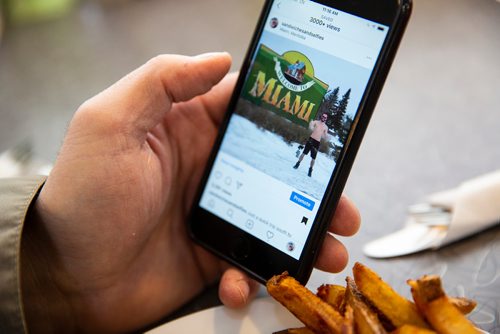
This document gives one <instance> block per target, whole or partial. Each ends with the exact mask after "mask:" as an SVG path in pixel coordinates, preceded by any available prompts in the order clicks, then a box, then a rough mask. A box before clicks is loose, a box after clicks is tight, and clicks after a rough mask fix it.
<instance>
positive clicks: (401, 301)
mask: <svg viewBox="0 0 500 334" xmlns="http://www.w3.org/2000/svg"><path fill="white" fill-rule="evenodd" d="M353 274H354V281H355V282H356V285H357V287H358V289H359V291H360V292H361V293H362V294H363V296H365V298H367V299H368V300H369V302H370V303H371V304H372V305H373V306H374V307H375V308H377V309H378V310H379V311H380V312H381V313H382V314H383V315H384V316H385V317H386V318H387V319H388V320H389V321H390V323H391V324H392V325H393V326H394V328H397V327H400V326H402V325H404V324H409V325H414V326H416V327H422V328H429V327H428V326H427V324H426V323H425V321H424V319H423V318H422V316H421V315H420V314H419V313H418V311H417V308H416V307H415V304H413V303H412V302H410V301H409V300H407V299H406V298H404V297H402V296H401V295H399V294H398V293H397V292H396V291H394V289H392V288H391V286H390V285H389V284H387V283H386V282H384V281H383V280H382V279H381V278H380V277H379V276H378V275H377V274H376V273H375V272H374V271H372V270H371V269H369V268H368V267H366V266H364V265H362V264H361V263H359V262H357V263H356V264H355V265H354V268H353ZM394 328H393V329H394ZM386 329H388V330H391V328H390V327H389V328H387V327H386Z"/></svg>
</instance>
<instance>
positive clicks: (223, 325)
mask: <svg viewBox="0 0 500 334" xmlns="http://www.w3.org/2000/svg"><path fill="white" fill-rule="evenodd" d="M302 326H304V325H303V324H302V323H301V322H300V321H298V320H297V319H296V318H295V317H294V316H293V315H292V314H291V313H290V312H289V311H288V310H287V309H286V308H284V307H283V306H281V305H280V304H279V303H278V302H276V301H275V300H273V299H272V298H270V297H266V298H259V299H256V300H254V301H253V302H252V303H250V305H249V306H248V307H246V308H243V309H240V310H233V309H229V308H227V307H224V306H218V307H214V308H210V309H207V310H204V311H200V312H197V313H193V314H190V315H188V316H185V317H183V318H180V319H177V320H174V321H172V322H169V323H167V324H165V325H162V326H160V327H157V328H155V329H153V330H151V331H149V332H148V334H170V333H172V334H174V333H175V334H179V333H193V334H198V333H199V334H258V333H263V334H264V333H265V334H272V333H273V332H276V331H280V330H283V329H286V328H291V327H302Z"/></svg>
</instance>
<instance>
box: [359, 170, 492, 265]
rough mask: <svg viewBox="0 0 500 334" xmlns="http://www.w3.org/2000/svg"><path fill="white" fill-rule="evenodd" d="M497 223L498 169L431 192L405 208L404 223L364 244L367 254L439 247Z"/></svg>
mask: <svg viewBox="0 0 500 334" xmlns="http://www.w3.org/2000/svg"><path fill="white" fill-rule="evenodd" d="M499 223H500V170H498V171H495V172H492V173H489V174H485V175H482V176H480V177H477V178H474V179H471V180H468V181H466V182H463V183H462V184H460V185H459V186H458V187H456V188H454V189H450V190H446V191H442V192H438V193H434V194H431V195H429V196H427V198H426V199H425V200H424V201H423V202H422V203H418V204H415V205H412V206H410V207H409V208H408V216H407V219H406V224H405V226H404V227H403V228H402V229H401V230H399V231H397V232H394V233H391V234H389V235H386V236H384V237H381V238H379V239H377V240H373V241H371V242H369V243H367V244H366V245H365V246H364V248H363V252H364V253H365V254H366V255H367V256H370V257H375V258H388V257H394V256H401V255H407V254H412V253H415V252H419V251H422V250H426V249H438V248H440V247H443V246H445V245H447V244H450V243H452V242H454V241H457V240H460V239H462V238H465V237H468V236H470V235H472V234H475V233H478V232H480V231H482V230H485V229H487V228H489V227H492V226H494V225H497V224H499Z"/></svg>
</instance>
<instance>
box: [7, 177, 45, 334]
mask: <svg viewBox="0 0 500 334" xmlns="http://www.w3.org/2000/svg"><path fill="white" fill-rule="evenodd" d="M45 178H46V177H44V176H33V177H27V178H16V179H2V178H0V333H25V332H26V325H25V322H24V315H23V306H22V298H21V285H20V283H21V281H20V275H19V274H20V263H19V262H20V252H21V232H22V228H23V223H24V220H25V219H26V214H27V212H28V209H29V207H30V205H31V203H32V202H33V200H34V199H35V197H36V195H37V194H38V192H39V190H40V189H41V187H42V185H43V183H44V182H45Z"/></svg>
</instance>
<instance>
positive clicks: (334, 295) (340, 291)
mask: <svg viewBox="0 0 500 334" xmlns="http://www.w3.org/2000/svg"><path fill="white" fill-rule="evenodd" d="M345 291H346V288H345V287H343V286H341V285H335V284H323V285H321V286H320V287H319V288H318V291H317V292H316V295H317V296H318V297H319V298H321V299H322V300H324V301H325V302H327V303H328V304H330V305H331V306H333V308H334V309H336V310H337V311H339V312H340V313H343V309H342V303H343V302H344V295H345Z"/></svg>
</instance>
